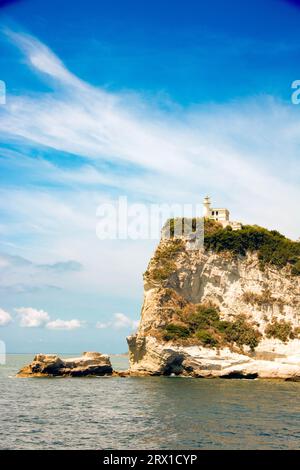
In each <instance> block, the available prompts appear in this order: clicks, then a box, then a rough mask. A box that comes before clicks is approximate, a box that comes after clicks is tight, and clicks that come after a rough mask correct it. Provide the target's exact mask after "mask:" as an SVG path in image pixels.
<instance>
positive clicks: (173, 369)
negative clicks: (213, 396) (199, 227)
mask: <svg viewBox="0 0 300 470" xmlns="http://www.w3.org/2000/svg"><path fill="white" fill-rule="evenodd" d="M186 248H187V241H185V240H184V239H180V240H177V241H176V242H174V241H170V240H161V242H160V244H159V246H158V248H157V250H156V253H155V255H154V257H153V258H152V259H151V261H150V263H149V266H148V269H147V271H146V273H145V275H144V304H143V308H142V313H141V321H140V326H139V329H138V331H137V334H136V335H134V336H131V337H129V338H128V344H129V351H130V367H131V372H135V373H145V374H170V373H175V374H183V375H195V376H203V377H205V376H226V377H231V376H232V377H239V376H241V377H243V376H246V377H247V376H249V377H256V376H259V377H282V378H288V377H293V378H296V377H298V376H300V340H299V339H298V336H299V331H300V329H299V331H298V328H299V326H300V276H295V275H292V274H291V269H290V267H289V266H285V267H283V268H280V269H279V268H278V267H276V266H273V265H271V264H268V265H266V266H265V267H264V268H263V269H262V267H261V264H260V261H259V259H258V256H257V253H256V252H251V253H250V252H247V253H246V255H245V256H239V255H232V254H231V253H228V252H222V253H214V252H212V251H207V250H196V251H191V250H187V249H186ZM198 304H202V305H203V304H207V305H214V306H215V307H216V308H217V309H218V311H219V312H220V319H221V320H223V321H228V322H234V321H235V319H236V318H238V317H239V316H241V315H243V317H244V319H245V321H247V322H248V323H249V324H251V328H253V330H255V331H256V332H257V334H258V335H259V341H258V344H257V345H256V347H255V350H254V351H253V350H250V348H249V347H247V346H242V347H241V346H239V347H237V345H236V344H234V343H233V344H231V345H228V344H219V345H217V346H214V347H212V346H209V345H208V346H207V345H204V344H203V342H201V341H197V339H196V338H195V337H194V338H191V339H184V340H182V341H181V340H179V341H178V340H176V339H173V340H172V339H171V340H170V339H169V340H168V338H167V339H166V338H165V337H164V336H163V332H164V331H165V328H166V327H167V325H169V324H170V323H173V324H176V323H177V324H181V322H182V317H180V312H182V311H183V309H187V308H192V307H194V306H195V305H198ZM272 325H273V326H274V325H275V327H276V325H277V327H278V325H279V326H281V329H282V328H283V330H286V331H283V333H284V334H283V335H282V334H281V335H280V334H277V335H276V334H275V333H273V334H272V329H271V328H270V326H272ZM273 330H274V328H273ZM275 330H276V328H275Z"/></svg>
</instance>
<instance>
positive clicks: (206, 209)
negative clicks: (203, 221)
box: [203, 196, 211, 217]
mask: <svg viewBox="0 0 300 470" xmlns="http://www.w3.org/2000/svg"><path fill="white" fill-rule="evenodd" d="M203 216H204V217H210V216H211V210H210V197H209V196H206V197H205V198H204V200H203Z"/></svg>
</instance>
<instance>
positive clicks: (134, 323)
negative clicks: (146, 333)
mask: <svg viewBox="0 0 300 470" xmlns="http://www.w3.org/2000/svg"><path fill="white" fill-rule="evenodd" d="M138 324H139V321H138V320H132V319H131V318H129V317H128V316H127V315H125V314H124V313H115V314H114V316H113V320H112V321H109V322H100V321H99V322H97V323H96V328H98V329H100V330H103V329H106V328H116V329H123V328H124V329H125V328H126V329H130V330H135V329H136V328H137V327H138Z"/></svg>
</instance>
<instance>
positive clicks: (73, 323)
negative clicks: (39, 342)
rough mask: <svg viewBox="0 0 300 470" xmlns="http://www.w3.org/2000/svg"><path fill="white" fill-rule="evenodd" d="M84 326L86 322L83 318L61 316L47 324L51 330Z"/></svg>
mask: <svg viewBox="0 0 300 470" xmlns="http://www.w3.org/2000/svg"><path fill="white" fill-rule="evenodd" d="M83 326H84V322H83V321H81V320H76V319H73V320H61V319H59V318H58V319H56V320H52V321H50V322H48V323H47V324H46V328H48V329H49V330H76V329H78V328H82V327H83Z"/></svg>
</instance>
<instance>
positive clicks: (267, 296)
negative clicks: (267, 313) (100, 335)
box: [242, 289, 278, 306]
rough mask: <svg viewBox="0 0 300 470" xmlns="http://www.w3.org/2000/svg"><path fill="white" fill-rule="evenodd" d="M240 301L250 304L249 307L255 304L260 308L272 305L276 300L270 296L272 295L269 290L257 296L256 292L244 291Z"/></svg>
mask: <svg viewBox="0 0 300 470" xmlns="http://www.w3.org/2000/svg"><path fill="white" fill-rule="evenodd" d="M242 299H243V301H244V302H246V303H247V304H251V305H254V304H257V305H260V306H263V305H267V304H270V303H274V302H275V301H276V300H278V299H275V298H274V297H273V296H272V293H271V291H270V290H269V289H265V290H263V291H262V293H261V294H257V293H256V292H250V291H246V292H244V294H243V296H242Z"/></svg>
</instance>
